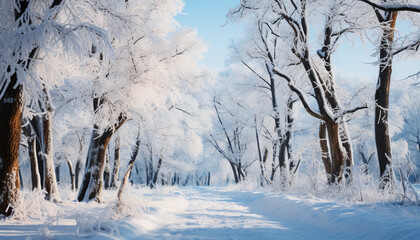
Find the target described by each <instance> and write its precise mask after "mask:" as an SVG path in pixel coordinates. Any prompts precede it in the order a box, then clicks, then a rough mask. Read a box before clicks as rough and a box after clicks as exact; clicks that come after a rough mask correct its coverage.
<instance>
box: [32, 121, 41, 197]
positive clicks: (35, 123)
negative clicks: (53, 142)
mask: <svg viewBox="0 0 420 240" xmlns="http://www.w3.org/2000/svg"><path fill="white" fill-rule="evenodd" d="M30 124H31V126H32V129H33V131H34V133H35V136H36V141H35V149H36V150H37V151H36V152H35V154H36V157H37V160H38V164H37V165H38V173H39V176H40V180H41V185H40V187H41V189H44V188H45V162H44V157H43V155H42V154H43V148H44V147H43V144H44V142H43V139H44V131H43V126H42V116H38V115H37V116H33V117H32V119H31V120H30Z"/></svg>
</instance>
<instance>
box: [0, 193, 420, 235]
mask: <svg viewBox="0 0 420 240" xmlns="http://www.w3.org/2000/svg"><path fill="white" fill-rule="evenodd" d="M28 194H29V195H28ZM67 195H68V196H67V197H68V198H71V197H74V195H71V194H69V193H68V194H67ZM115 195H116V192H115V191H107V192H105V200H107V199H108V202H105V203H102V204H97V203H93V202H92V203H77V202H75V201H63V202H61V203H57V204H56V203H50V202H46V201H43V200H41V198H40V194H38V195H36V194H33V193H32V195H30V193H27V196H26V197H27V199H30V200H31V201H30V202H29V203H25V206H24V207H22V208H21V209H20V210H21V212H20V214H21V216H25V219H3V220H1V221H0V239H72V238H79V239H84V238H86V239H339V238H341V239H419V238H420V227H419V226H420V208H419V207H416V206H402V205H398V204H389V203H388V204H386V203H378V204H363V205H360V204H359V205H354V204H352V205H350V204H344V203H341V204H340V203H335V202H331V201H326V200H321V199H317V198H314V197H304V196H300V197H299V196H295V195H287V194H275V193H267V192H256V191H242V190H235V189H233V188H216V187H207V188H206V187H195V188H178V187H164V188H159V189H157V190H150V189H146V188H139V189H136V188H130V189H129V190H128V192H126V193H125V206H124V208H123V209H124V211H123V213H122V214H120V215H118V216H116V215H115V209H114V206H115V202H112V199H115ZM121 215H124V216H125V217H122V216H121Z"/></svg>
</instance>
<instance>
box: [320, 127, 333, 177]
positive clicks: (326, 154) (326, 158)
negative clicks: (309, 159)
mask: <svg viewBox="0 0 420 240" xmlns="http://www.w3.org/2000/svg"><path fill="white" fill-rule="evenodd" d="M319 144H320V146H321V157H322V162H323V163H324V167H325V172H326V174H327V181H328V183H331V176H332V162H331V157H330V151H329V146H328V138H327V125H326V123H325V122H323V121H321V122H320V124H319Z"/></svg>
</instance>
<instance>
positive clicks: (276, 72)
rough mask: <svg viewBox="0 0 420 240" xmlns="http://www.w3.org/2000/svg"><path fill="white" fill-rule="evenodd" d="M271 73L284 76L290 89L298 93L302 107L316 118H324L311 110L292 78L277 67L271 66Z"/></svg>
mask: <svg viewBox="0 0 420 240" xmlns="http://www.w3.org/2000/svg"><path fill="white" fill-rule="evenodd" d="M273 73H274V74H276V75H277V76H279V77H281V78H284V79H285V80H286V81H287V83H288V86H289V88H290V90H292V91H293V92H294V93H296V95H298V97H299V99H300V101H301V102H302V105H303V107H304V108H305V110H306V111H307V112H308V113H309V114H310V115H311V116H313V117H315V118H318V119H320V120H324V117H323V116H322V115H321V114H320V113H317V112H316V111H315V110H313V109H312V108H311V107H310V106H309V102H308V100H307V98H306V97H305V94H304V93H303V92H302V91H301V90H300V89H298V88H297V87H296V86H295V85H294V84H293V81H292V79H290V77H289V76H287V75H286V74H284V73H282V72H280V71H279V70H278V69H277V68H273Z"/></svg>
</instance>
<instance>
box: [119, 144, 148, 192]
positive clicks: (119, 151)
mask: <svg viewBox="0 0 420 240" xmlns="http://www.w3.org/2000/svg"><path fill="white" fill-rule="evenodd" d="M119 170H120V137H119V136H117V137H116V138H115V149H114V167H113V168H112V177H111V187H112V188H116V187H117V181H119V177H118V174H119ZM146 171H147V170H146Z"/></svg>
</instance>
